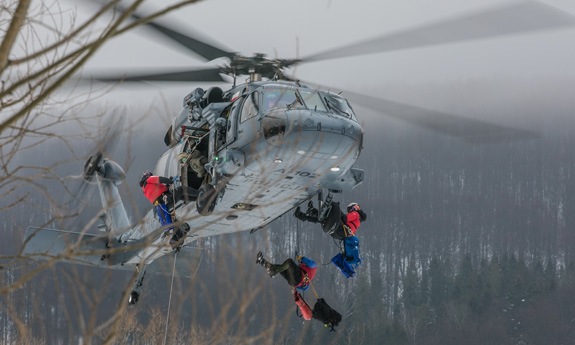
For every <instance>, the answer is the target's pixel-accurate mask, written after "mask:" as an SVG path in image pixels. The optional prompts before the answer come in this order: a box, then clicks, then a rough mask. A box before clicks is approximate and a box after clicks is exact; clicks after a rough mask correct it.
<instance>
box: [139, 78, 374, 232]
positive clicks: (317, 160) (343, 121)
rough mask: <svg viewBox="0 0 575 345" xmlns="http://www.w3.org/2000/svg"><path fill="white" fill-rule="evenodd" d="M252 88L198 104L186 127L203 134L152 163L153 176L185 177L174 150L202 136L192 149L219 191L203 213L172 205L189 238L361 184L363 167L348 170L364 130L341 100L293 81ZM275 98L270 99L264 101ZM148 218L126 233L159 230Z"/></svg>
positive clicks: (271, 216)
mask: <svg viewBox="0 0 575 345" xmlns="http://www.w3.org/2000/svg"><path fill="white" fill-rule="evenodd" d="M252 84H255V83H252ZM255 86H256V87H254V88H253V90H248V91H246V92H244V93H243V95H241V96H239V97H237V98H235V99H233V101H232V100H231V101H229V102H225V101H223V102H213V103H211V104H209V105H207V106H206V107H205V108H203V109H202V119H201V120H198V121H195V122H194V121H192V122H189V121H188V122H187V125H188V126H189V127H190V128H194V129H196V133H197V136H196V137H195V138H198V137H201V136H202V133H205V134H208V130H209V136H207V135H204V137H203V138H202V139H200V140H198V139H193V140H190V139H189V138H187V137H186V136H185V135H184V136H183V137H180V138H179V139H180V140H179V142H178V143H177V144H175V145H173V146H172V147H171V148H170V149H169V150H168V151H167V152H166V153H164V154H163V155H162V157H161V158H160V159H159V160H158V162H157V165H156V169H155V174H157V175H160V176H181V175H182V173H183V174H186V172H183V170H182V164H181V162H180V161H178V159H177V157H178V155H179V154H181V153H182V152H186V150H188V151H189V150H190V147H191V145H196V144H198V142H199V141H205V142H204V144H203V145H202V144H201V143H199V146H198V147H203V150H202V151H203V154H205V156H206V158H207V163H206V164H205V169H206V171H207V173H208V174H209V175H210V177H211V180H212V183H213V182H214V181H215V182H216V184H217V185H218V186H220V187H221V188H219V189H218V191H219V194H218V197H217V204H216V206H215V209H214V211H213V212H212V213H211V214H209V215H205V216H201V215H200V214H199V213H198V211H197V209H196V205H195V203H193V202H191V203H188V204H185V205H183V206H181V207H179V208H177V209H176V215H177V217H178V220H180V221H183V222H187V223H188V224H189V225H190V227H191V232H190V234H189V235H188V238H187V239H186V241H187V242H190V241H193V240H195V239H197V238H200V237H207V236H213V235H218V234H226V233H232V232H237V231H245V230H255V229H259V228H262V227H264V226H266V225H267V224H269V223H270V222H272V221H273V220H275V219H277V218H278V217H280V216H282V215H283V214H285V213H286V212H289V211H290V210H292V209H293V208H295V207H296V206H297V205H299V204H301V203H302V202H304V201H306V200H309V199H310V198H311V197H313V196H314V195H316V194H318V193H319V192H320V191H321V190H322V189H328V190H331V191H336V192H339V191H347V190H350V189H352V188H354V187H355V186H357V185H358V184H360V183H361V182H362V181H363V171H362V170H359V169H354V168H353V165H354V164H355V162H356V160H357V159H358V157H359V154H360V151H361V146H362V143H363V129H362V127H361V125H360V124H359V123H358V121H357V119H356V117H355V114H354V113H353V111H352V109H351V107H350V106H349V104H348V103H347V101H346V100H345V99H343V98H341V97H339V96H337V95H333V94H328V93H321V92H318V91H316V90H313V89H310V88H307V87H301V86H299V85H296V84H295V83H286V82H282V83H279V82H262V83H261V85H258V84H256V85H255ZM232 91H233V90H232ZM296 94H297V95H296ZM273 96H275V104H274V103H273V102H272V101H269V100H268V103H267V104H266V97H267V98H268V99H269V98H273ZM328 98H329V99H328ZM327 102H333V103H332V104H331V105H330V104H327ZM336 102H337V103H339V105H338V104H335V103H336ZM336 107H337V109H336ZM182 117H183V116H182V115H180V116H179V118H182ZM218 119H223V120H220V121H219V124H224V123H225V126H218V124H217V122H218ZM176 126H178V127H179V126H181V125H179V124H178V125H176ZM201 128H203V131H202V130H199V129H201ZM175 132H176V130H175ZM177 132H179V131H177ZM208 138H209V141H208ZM206 144H207V145H206ZM152 217H153V214H152V213H151V212H150V214H148V215H147V217H146V218H147V219H148V220H147V221H146V222H145V225H142V226H140V227H139V228H140V229H138V231H136V232H133V233H132V234H131V236H130V237H131V238H133V237H134V236H136V233H138V234H139V235H137V236H136V237H141V236H142V235H146V234H149V233H150V231H153V230H155V229H157V228H158V227H159V222H158V221H157V220H155V219H152ZM146 224H147V225H146ZM146 229H149V230H146ZM135 230H136V229H135Z"/></svg>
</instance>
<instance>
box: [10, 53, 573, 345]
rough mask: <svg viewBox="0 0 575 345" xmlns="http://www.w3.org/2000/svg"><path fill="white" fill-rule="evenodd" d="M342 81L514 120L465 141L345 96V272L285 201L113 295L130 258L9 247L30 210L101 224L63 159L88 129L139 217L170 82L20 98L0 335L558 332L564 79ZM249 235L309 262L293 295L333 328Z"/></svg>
mask: <svg viewBox="0 0 575 345" xmlns="http://www.w3.org/2000/svg"><path fill="white" fill-rule="evenodd" d="M0 60H1V59H0ZM0 62H1V61H0ZM200 86H202V87H204V88H207V87H210V86H211V85H209V84H207V85H200ZM342 86H344V87H345V86H346V85H342ZM147 87H150V86H147ZM195 87H196V86H190V91H191V90H192V89H193V88H195ZM222 88H224V87H223V86H222ZM347 89H349V90H353V91H354V92H368V93H369V94H372V95H382V96H385V98H388V99H394V100H398V101H401V102H405V103H411V104H416V105H419V106H422V107H423V106H425V107H426V108H430V109H437V110H443V111H446V112H449V113H453V114H463V115H465V116H468V117H474V118H482V119H483V120H485V121H493V122H497V123H503V124H505V125H506V126H509V127H516V128H521V129H523V130H526V131H529V133H532V136H530V137H528V138H521V139H520V140H519V139H518V140H514V139H513V140H505V138H503V139H501V138H498V139H497V140H496V139H494V140H492V141H487V142H485V141H483V142H480V143H475V142H472V141H471V142H470V141H465V140H461V139H460V138H454V137H450V136H448V135H444V134H441V133H437V132H434V131H430V130H428V129H425V128H421V127H419V126H417V125H413V124H407V123H404V122H401V121H397V120H394V119H391V118H389V117H386V116H385V115H384V114H381V113H378V112H375V111H373V110H370V109H367V108H364V107H362V105H361V104H356V103H353V99H352V98H351V97H350V98H349V99H350V102H351V104H352V107H353V108H354V111H355V112H356V114H357V117H358V119H359V122H360V123H361V124H362V126H363V128H364V130H365V136H364V142H363V149H362V151H361V156H360V157H359V160H358V162H357V163H356V165H355V167H356V168H359V169H363V170H364V171H365V179H364V181H363V183H362V184H361V185H359V186H358V187H357V188H355V189H353V190H352V191H351V192H345V193H341V194H336V196H335V201H337V202H339V203H340V204H341V206H342V208H344V206H345V205H347V204H348V203H349V202H352V201H353V202H357V203H358V204H359V205H360V206H361V209H362V210H364V212H366V214H367V220H366V221H365V222H363V223H362V224H361V226H360V228H359V229H358V230H357V233H356V235H357V236H358V238H359V240H360V255H361V258H362V263H361V265H360V266H359V267H358V268H357V275H356V276H355V277H352V278H349V279H347V278H345V277H344V276H343V275H342V274H341V272H340V271H339V270H338V269H337V267H335V266H334V265H333V264H332V263H331V262H330V259H331V258H332V257H333V256H334V255H336V254H337V253H338V252H339V251H340V247H339V244H338V243H336V242H335V241H334V240H332V238H331V237H330V236H328V235H326V234H324V233H323V232H322V230H321V228H320V226H319V225H318V224H312V223H309V222H302V221H299V220H298V219H296V218H295V217H293V211H292V212H288V213H287V214H285V215H284V216H282V217H281V218H279V219H277V220H276V221H274V222H273V223H272V224H271V225H269V226H267V227H266V228H264V229H261V230H259V231H256V232H254V233H250V232H249V231H243V232H238V233H233V234H227V235H219V236H214V237H208V238H204V239H201V240H199V241H197V243H194V245H195V246H197V247H198V248H201V250H202V251H203V257H202V262H201V265H200V266H199V269H198V271H197V273H196V274H195V275H194V277H193V278H192V279H187V278H182V277H178V276H175V277H174V276H172V274H171V273H172V272H171V267H170V268H168V269H167V272H166V274H164V275H162V274H156V275H149V276H147V277H146V280H145V284H144V287H143V289H142V296H141V300H140V302H139V303H138V304H137V305H136V306H128V305H127V298H128V294H129V292H130V288H131V286H132V284H133V283H134V279H135V274H134V272H132V271H129V270H126V271H123V270H107V269H105V268H96V267H89V266H85V265H74V264H70V263H64V262H59V261H58V260H57V258H55V259H56V260H51V261H39V260H36V258H34V257H30V256H26V255H22V252H21V249H22V245H23V239H24V234H25V232H26V229H27V228H28V227H29V226H38V227H46V228H53V229H62V230H66V231H80V230H81V229H86V228H87V230H88V232H89V233H94V234H98V233H99V230H98V224H99V218H98V217H99V215H100V214H101V203H100V199H99V195H98V189H97V186H96V185H87V186H86V185H84V184H83V183H82V181H81V173H82V168H83V165H84V162H85V161H86V159H87V158H88V157H89V156H90V155H91V154H93V152H94V151H95V150H97V149H100V147H99V146H98V145H101V144H102V141H106V145H107V146H106V153H107V155H108V156H109V157H110V158H112V159H113V160H114V161H116V162H118V163H119V164H120V165H121V166H122V167H123V168H124V170H125V171H126V174H127V176H126V180H125V182H124V183H123V184H121V185H120V192H121V194H122V200H123V202H124V205H125V206H126V209H127V211H128V215H129V216H130V221H132V222H133V223H137V222H138V221H139V219H140V218H141V217H142V216H143V215H144V214H145V213H147V212H148V211H149V210H150V208H151V206H150V203H149V202H148V200H146V198H145V197H144V196H143V194H142V191H141V189H140V187H139V186H138V182H139V178H140V175H141V173H142V171H143V170H153V169H154V167H155V164H156V161H157V159H158V158H159V157H160V155H161V154H162V153H163V152H164V151H165V150H166V146H165V144H164V141H163V140H164V135H165V133H166V130H167V128H168V127H169V125H170V122H171V119H172V117H173V116H174V115H176V114H177V113H178V112H179V111H180V110H181V108H180V107H181V99H182V98H183V97H184V96H185V94H182V95H170V96H169V97H168V100H161V101H154V103H153V104H129V103H128V102H126V103H128V104H122V102H112V101H106V100H102V99H100V98H99V97H95V96H90V101H89V102H88V101H84V102H79V103H75V102H71V101H70V102H68V101H67V100H64V101H53V102H52V103H50V104H47V105H44V106H43V107H42V108H41V109H39V108H31V109H27V110H26V111H24V114H25V115H24V116H22V117H20V118H19V119H18V120H16V121H15V122H12V123H10V124H9V126H7V127H3V128H2V132H0V133H1V135H0V150H1V158H0V160H1V162H0V166H1V169H2V172H1V173H0V195H1V196H2V197H1V199H0V212H1V213H0V214H1V216H0V217H1V219H2V222H1V223H0V225H1V231H2V237H3V239H4V240H3V241H1V243H0V259H1V262H0V265H1V266H0V277H1V279H2V284H1V286H0V343H1V344H31V345H32V344H163V343H168V344H357V345H359V344H394V345H401V344H406V345H407V344H410V345H416V344H442V345H451V344H454V345H455V344H470V345H472V344H529V345H531V344H557V345H559V344H572V343H573V342H574V340H573V339H574V337H575V116H573V109H575V97H573V96H575V95H574V93H573V91H572V90H575V83H574V82H573V81H572V80H568V79H563V80H557V79H547V80H537V81H535V80H527V79H525V80H524V79H519V78H517V79H513V80H506V79H499V78H496V77H493V78H484V79H465V80H459V81H455V82H445V83H431V82H425V83H424V82H422V83H388V82H385V81H382V82H381V84H380V85H379V86H377V87H376V88H375V89H374V88H371V89H369V90H365V89H363V87H362V86H361V85H355V86H352V85H347ZM80 90H82V89H81V88H80ZM84 92H87V91H84ZM96 92H100V93H104V94H106V93H114V89H113V88H112V87H110V88H107V87H104V89H103V90H98V91H96ZM341 95H342V96H343V97H346V93H345V91H344V92H343V93H342V94H341ZM32 96H34V95H33V94H30V95H27V96H24V97H22V99H21V100H22V101H23V102H26V101H27V102H29V103H32V98H33V97H32ZM27 97H30V98H27ZM54 97H55V98H56V97H62V95H58V96H54ZM7 99H8V98H5V99H4V100H3V105H4V104H5V103H4V102H8V100H7ZM72 103H74V104H72ZM6 104H7V103H6ZM7 109H9V108H7ZM9 110H10V109H9ZM110 115H111V116H110ZM5 118H6V116H5V114H2V121H4V120H5ZM120 118H122V121H118V120H119V119H120ZM110 123H112V124H113V126H118V127H117V128H113V129H110V128H107V127H106V126H108V125H109V124H110ZM102 138H105V139H102ZM312 200H313V199H312ZM301 206H302V208H305V207H306V203H304V204H302V205H301ZM190 226H191V228H192V231H193V229H194V224H193V220H192V221H191V222H190ZM258 251H262V252H263V253H264V254H265V255H266V257H268V258H269V259H270V261H272V262H277V263H281V262H282V261H283V260H284V259H286V258H288V257H291V258H294V257H295V253H296V252H297V253H300V254H303V255H305V256H307V257H310V258H312V259H314V260H315V261H316V262H317V264H318V271H317V275H316V277H315V278H314V280H313V287H314V289H309V290H307V291H306V292H305V293H304V298H305V299H306V300H307V301H308V303H310V304H312V305H313V303H314V302H315V301H316V299H317V297H320V298H324V299H325V300H326V301H327V302H328V303H329V304H330V306H332V307H333V308H334V309H336V310H337V311H338V312H339V313H341V315H342V317H343V320H342V322H341V323H340V324H339V325H338V326H337V327H336V329H335V332H330V330H329V328H326V327H325V326H324V325H323V324H322V323H321V322H318V321H316V320H310V321H305V320H304V319H303V318H301V317H300V316H299V314H298V313H297V307H296V305H295V303H294V301H293V297H292V294H291V290H290V288H289V286H288V285H287V284H286V283H285V281H284V280H283V278H282V277H280V276H276V277H273V278H270V277H269V276H268V274H267V273H266V271H265V269H263V268H262V267H259V266H257V265H256V264H255V260H256V253H257V252H258ZM314 290H315V291H316V292H317V296H316V293H315V292H314Z"/></svg>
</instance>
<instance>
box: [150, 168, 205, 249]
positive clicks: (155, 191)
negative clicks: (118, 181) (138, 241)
mask: <svg viewBox="0 0 575 345" xmlns="http://www.w3.org/2000/svg"><path fill="white" fill-rule="evenodd" d="M172 183H173V181H172V179H169V178H167V177H163V176H154V175H153V174H152V173H151V172H150V171H144V173H143V174H142V178H141V179H140V187H142V191H143V192H144V195H145V196H146V198H147V199H148V200H150V202H151V203H152V205H154V207H155V208H156V213H157V215H158V218H159V219H160V223H161V224H162V226H163V227H165V229H164V232H165V233H168V232H169V231H170V230H173V227H168V226H169V225H170V224H172V222H173V219H172V213H171V212H170V209H171V208H172V207H173V206H174V205H175V203H176V202H177V201H179V200H180V199H181V198H182V196H183V192H182V190H183V189H182V188H181V187H180V188H176V189H175V190H174V191H173V193H172V191H171V190H170V188H169V186H170V185H171V184H172ZM192 191H195V190H192ZM193 194H194V193H193V192H191V193H188V197H189V196H190V195H191V196H193ZM195 196H197V193H196V194H195ZM189 230H190V226H189V225H188V224H187V223H184V224H182V225H181V226H180V227H179V228H178V230H177V231H175V232H174V234H173V235H172V238H171V239H170V244H177V243H179V242H180V240H181V239H183V238H184V237H185V236H186V234H187V232H188V231H189Z"/></svg>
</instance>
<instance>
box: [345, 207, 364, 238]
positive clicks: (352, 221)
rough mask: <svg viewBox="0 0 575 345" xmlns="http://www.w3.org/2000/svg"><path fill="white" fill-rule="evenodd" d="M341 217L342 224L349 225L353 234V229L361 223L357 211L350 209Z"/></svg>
mask: <svg viewBox="0 0 575 345" xmlns="http://www.w3.org/2000/svg"><path fill="white" fill-rule="evenodd" d="M342 218H343V219H342V220H343V222H344V224H345V225H347V226H349V228H350V229H351V233H352V234H354V235H355V231H356V230H357V228H359V225H360V223H361V222H360V219H359V213H357V211H351V212H350V213H348V214H347V215H345V216H343V217H342Z"/></svg>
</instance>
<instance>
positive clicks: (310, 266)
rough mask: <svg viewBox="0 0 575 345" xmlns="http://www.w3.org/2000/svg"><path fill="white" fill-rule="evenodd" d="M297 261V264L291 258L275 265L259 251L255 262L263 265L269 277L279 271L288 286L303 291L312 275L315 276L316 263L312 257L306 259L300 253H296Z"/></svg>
mask: <svg viewBox="0 0 575 345" xmlns="http://www.w3.org/2000/svg"><path fill="white" fill-rule="evenodd" d="M297 261H298V262H299V265H298V264H296V263H295V262H294V261H293V260H292V259H287V260H285V261H284V262H283V263H282V264H280V265H276V264H272V263H269V262H267V261H266V259H264V257H263V254H262V252H259V253H258V256H257V259H256V264H258V265H261V266H264V267H265V268H266V270H267V272H268V274H269V275H270V277H273V276H275V275H276V274H278V273H279V274H280V275H281V276H282V277H284V278H285V280H287V282H288V284H289V285H290V286H292V287H295V288H296V289H298V290H302V291H305V290H307V289H308V288H309V284H310V282H311V280H312V279H313V277H315V271H316V270H317V264H316V263H315V261H313V260H312V259H308V258H306V257H304V256H301V255H298V257H297Z"/></svg>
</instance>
